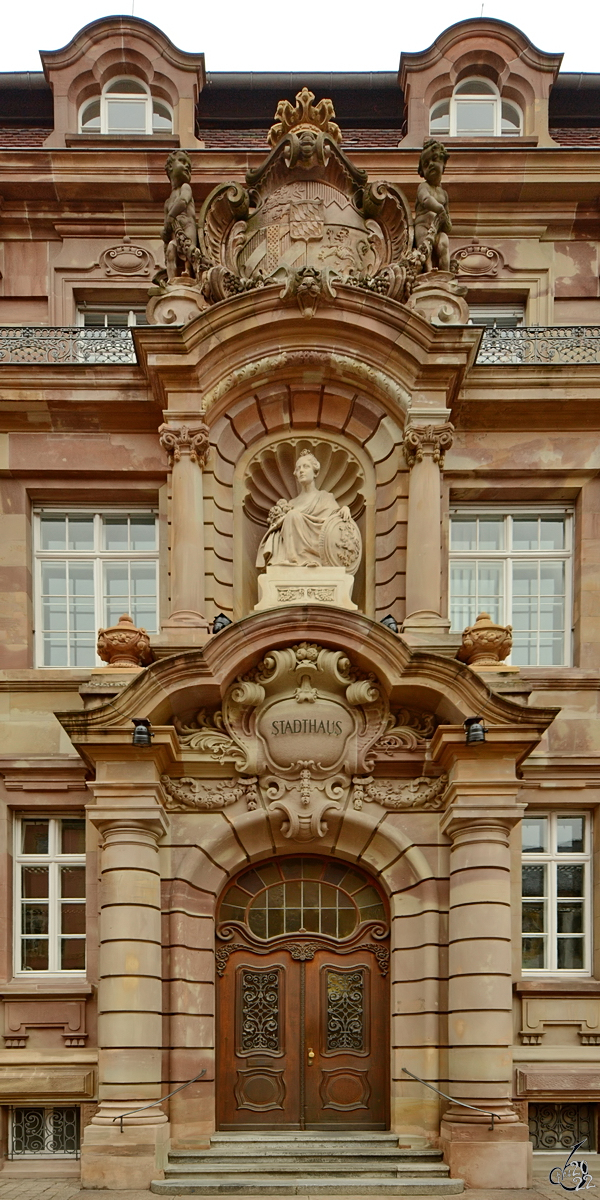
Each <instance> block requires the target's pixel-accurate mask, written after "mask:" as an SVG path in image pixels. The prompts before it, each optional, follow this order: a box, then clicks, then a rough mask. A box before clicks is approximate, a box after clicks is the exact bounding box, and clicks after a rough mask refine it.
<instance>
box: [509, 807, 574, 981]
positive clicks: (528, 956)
mask: <svg viewBox="0 0 600 1200" xmlns="http://www.w3.org/2000/svg"><path fill="white" fill-rule="evenodd" d="M590 826H591V817H590V816H589V815H588V814H585V813H545V814H540V815H539V816H526V817H524V818H523V823H522V827H523V828H522V837H523V862H522V878H523V883H522V896H523V898H522V909H521V911H522V930H523V935H522V937H523V959H522V961H523V970H524V971H527V972H551V973H559V972H563V971H565V972H569V973H570V974H585V975H589V974H590V897H591V879H590V872H591V829H590Z"/></svg>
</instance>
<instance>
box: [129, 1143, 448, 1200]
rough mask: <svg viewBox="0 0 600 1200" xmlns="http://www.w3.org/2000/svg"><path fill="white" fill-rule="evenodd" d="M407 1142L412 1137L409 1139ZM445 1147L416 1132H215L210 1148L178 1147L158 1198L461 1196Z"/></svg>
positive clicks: (157, 1188) (157, 1185)
mask: <svg viewBox="0 0 600 1200" xmlns="http://www.w3.org/2000/svg"><path fill="white" fill-rule="evenodd" d="M406 1141H409V1139H408V1138H407V1139H406ZM448 1176H449V1168H448V1166H447V1164H446V1163H445V1162H444V1161H443V1159H442V1155H441V1153H440V1151H439V1150H435V1149H433V1148H432V1147H431V1146H429V1145H427V1143H426V1142H425V1139H424V1138H423V1139H421V1138H416V1139H415V1141H414V1144H410V1143H409V1144H408V1145H407V1144H406V1142H404V1144H399V1138H398V1135H397V1134H394V1133H389V1132H383V1131H382V1132H375V1133H368V1132H366V1133H365V1132H362V1133H361V1132H360V1131H348V1130H345V1131H343V1132H340V1133H331V1134H330V1133H323V1132H318V1131H315V1132H312V1131H310V1130H309V1131H304V1130H294V1131H291V1132H290V1131H287V1130H285V1131H282V1132H280V1133H275V1132H269V1133H263V1132H262V1131H261V1130H258V1131H255V1132H253V1133H251V1134H248V1133H238V1132H232V1133H216V1134H213V1135H212V1137H211V1139H210V1148H207V1149H206V1150H193V1149H191V1150H188V1149H185V1150H184V1149H182V1150H173V1151H171V1153H170V1155H169V1162H168V1166H167V1168H166V1171H165V1178H164V1179H159V1180H155V1181H154V1183H152V1184H151V1191H152V1192H154V1194H155V1195H158V1196H185V1195H190V1196H219V1195H220V1196H232V1197H233V1196H298V1195H302V1194H304V1195H306V1194H307V1193H310V1195H311V1196H337V1197H339V1198H340V1200H345V1197H347V1196H380V1197H381V1196H385V1195H390V1196H437V1195H439V1196H456V1195H460V1193H461V1192H462V1191H463V1190H464V1183H463V1180H462V1179H449V1177H448Z"/></svg>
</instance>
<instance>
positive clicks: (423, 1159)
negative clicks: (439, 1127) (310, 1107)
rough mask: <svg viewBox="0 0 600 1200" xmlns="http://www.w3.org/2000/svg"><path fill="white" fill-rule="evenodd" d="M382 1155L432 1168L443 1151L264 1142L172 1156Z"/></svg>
mask: <svg viewBox="0 0 600 1200" xmlns="http://www.w3.org/2000/svg"><path fill="white" fill-rule="evenodd" d="M382 1154H383V1155H385V1157H386V1158H387V1159H389V1160H394V1161H396V1160H397V1161H398V1162H399V1163H415V1164H416V1163H418V1164H423V1165H425V1166H427V1165H428V1164H432V1163H436V1162H439V1161H441V1154H440V1152H439V1150H400V1149H398V1148H397V1147H394V1146H391V1147H386V1148H385V1150H383V1151H382V1150H377V1149H375V1148H374V1147H373V1146H361V1145H360V1143H359V1144H358V1145H355V1144H354V1143H351V1145H350V1146H348V1145H345V1146H343V1147H331V1146H323V1147H319V1149H318V1150H314V1149H312V1148H311V1149H309V1148H308V1147H303V1146H299V1145H298V1143H294V1145H292V1146H286V1145H284V1144H278V1145H276V1146H265V1145H261V1144H260V1142H257V1143H255V1144H254V1145H253V1146H240V1147H236V1148H235V1150H228V1152H227V1155H224V1154H223V1151H222V1150H219V1149H217V1147H211V1149H210V1150H172V1151H171V1153H170V1156H169V1157H170V1161H171V1162H180V1163H187V1164H190V1163H196V1162H197V1163H203V1162H209V1161H211V1160H213V1159H218V1160H223V1161H227V1162H237V1161H242V1160H243V1161H245V1162H248V1161H252V1162H253V1161H255V1160H256V1159H257V1158H259V1157H260V1158H263V1159H269V1161H271V1159H286V1158H293V1159H305V1158H307V1157H310V1158H316V1157H318V1159H319V1161H320V1162H321V1161H337V1162H339V1160H340V1158H341V1157H343V1159H344V1162H346V1161H348V1160H353V1161H354V1160H359V1159H364V1160H365V1161H367V1162H368V1161H370V1160H371V1159H377V1158H381V1157H382Z"/></svg>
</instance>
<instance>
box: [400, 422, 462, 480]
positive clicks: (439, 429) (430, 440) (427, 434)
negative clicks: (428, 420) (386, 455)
mask: <svg viewBox="0 0 600 1200" xmlns="http://www.w3.org/2000/svg"><path fill="white" fill-rule="evenodd" d="M453 433H454V426H453V425H451V424H450V422H447V423H446V424H445V425H420V426H417V425H407V427H406V429H405V430H404V443H403V449H404V457H405V459H406V462H407V466H408V468H409V470H410V469H411V468H412V467H414V465H415V463H417V462H422V461H423V459H424V458H425V456H426V455H429V456H430V457H431V458H433V461H434V462H435V463H437V464H438V466H439V468H440V470H442V468H443V466H444V455H445V453H446V451H447V450H449V449H450V447H451V445H452V435H453Z"/></svg>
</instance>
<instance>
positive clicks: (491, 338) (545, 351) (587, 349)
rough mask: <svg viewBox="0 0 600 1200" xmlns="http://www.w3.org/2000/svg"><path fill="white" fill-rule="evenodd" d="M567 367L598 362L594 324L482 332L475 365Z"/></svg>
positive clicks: (598, 329) (599, 332)
mask: <svg viewBox="0 0 600 1200" xmlns="http://www.w3.org/2000/svg"><path fill="white" fill-rule="evenodd" d="M520 363H523V364H529V363H536V364H539V365H540V366H544V365H551V366H569V365H571V364H573V365H578V364H581V363H600V326H598V325H521V326H519V327H518V328H517V329H486V331H485V333H484V335H483V338H482V341H481V345H480V347H479V354H478V355H477V364H478V366H503V365H506V366H513V365H517V366H518V365H519V364H520Z"/></svg>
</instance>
